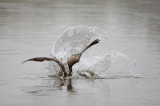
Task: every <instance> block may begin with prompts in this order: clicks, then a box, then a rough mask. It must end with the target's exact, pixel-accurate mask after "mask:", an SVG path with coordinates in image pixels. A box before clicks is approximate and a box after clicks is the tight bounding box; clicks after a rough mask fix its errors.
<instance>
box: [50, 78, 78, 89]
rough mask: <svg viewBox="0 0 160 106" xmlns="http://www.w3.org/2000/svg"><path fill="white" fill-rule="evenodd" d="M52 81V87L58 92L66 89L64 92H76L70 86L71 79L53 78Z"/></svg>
mask: <svg viewBox="0 0 160 106" xmlns="http://www.w3.org/2000/svg"><path fill="white" fill-rule="evenodd" d="M53 80H55V81H54V83H53V87H56V88H57V89H59V90H63V88H64V89H66V91H68V92H76V91H75V90H74V87H73V85H72V79H70V78H68V79H59V78H54V79H53Z"/></svg>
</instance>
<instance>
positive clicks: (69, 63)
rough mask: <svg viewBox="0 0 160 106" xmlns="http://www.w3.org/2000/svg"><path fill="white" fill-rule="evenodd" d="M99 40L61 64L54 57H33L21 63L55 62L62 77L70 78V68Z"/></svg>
mask: <svg viewBox="0 0 160 106" xmlns="http://www.w3.org/2000/svg"><path fill="white" fill-rule="evenodd" d="M99 41H100V40H99V39H96V40H94V41H93V42H91V43H90V44H89V45H88V46H87V47H85V48H84V49H83V51H82V52H80V53H77V54H74V55H71V56H70V57H69V58H67V62H65V63H62V62H61V61H60V60H59V59H57V58H56V57H52V58H49V57H35V58H31V59H28V60H26V61H24V62H22V63H25V62H28V61H37V62H42V61H55V62H56V63H57V64H58V65H59V66H60V68H61V70H62V71H63V77H64V78H66V77H67V76H72V67H73V65H74V64H76V63H77V62H79V61H80V58H81V56H82V54H83V53H84V52H85V51H86V50H87V49H88V48H90V47H91V46H93V45H95V44H97V43H99Z"/></svg>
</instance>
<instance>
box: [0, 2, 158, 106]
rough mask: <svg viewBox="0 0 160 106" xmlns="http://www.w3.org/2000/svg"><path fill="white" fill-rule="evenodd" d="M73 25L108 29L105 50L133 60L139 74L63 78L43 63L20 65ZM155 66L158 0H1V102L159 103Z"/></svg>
mask: <svg viewBox="0 0 160 106" xmlns="http://www.w3.org/2000/svg"><path fill="white" fill-rule="evenodd" d="M76 25H87V26H96V27H98V28H101V29H102V30H104V31H105V32H107V36H108V43H107V44H105V45H104V46H105V47H106V49H107V50H108V51H118V52H121V53H124V54H127V55H128V56H129V57H130V58H131V59H133V60H136V66H135V68H136V72H137V73H139V75H140V76H141V77H137V78H136V77H135V78H133V77H122V78H120V77H119V78H108V79H93V80H88V79H72V80H66V81H65V82H62V81H61V80H58V79H56V78H52V77H49V75H51V72H50V71H49V70H48V62H43V63H34V62H30V63H27V64H23V65H21V62H22V61H24V60H26V59H28V58H31V57H37V56H49V54H50V53H51V50H52V47H53V45H54V43H55V42H56V40H57V39H58V38H59V37H60V35H61V34H63V31H64V30H66V29H67V28H68V27H70V26H76ZM159 64H160V1H159V0H67V1H66V0H33V1H32V0H0V69H1V70H0V105H1V106H54V105H56V106H62V105H65V106H74V105H76V106H84V105H86V106H89V105H92V106H97V105H100V106H106V105H108V106H159V105H160V101H159V99H160V85H159V84H160V65H159ZM114 69H115V70H118V69H119V67H114ZM121 71H123V70H121Z"/></svg>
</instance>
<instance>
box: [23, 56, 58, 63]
mask: <svg viewBox="0 0 160 106" xmlns="http://www.w3.org/2000/svg"><path fill="white" fill-rule="evenodd" d="M28 61H37V62H42V61H56V62H60V61H59V60H58V59H57V58H55V57H54V58H48V57H35V58H31V59H28V60H26V61H24V62H22V64H23V63H25V62H28Z"/></svg>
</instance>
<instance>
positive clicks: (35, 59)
mask: <svg viewBox="0 0 160 106" xmlns="http://www.w3.org/2000/svg"><path fill="white" fill-rule="evenodd" d="M28 61H37V62H42V61H55V62H56V63H57V64H58V65H59V66H60V67H61V69H62V70H63V72H64V74H65V75H66V72H65V67H64V65H63V63H62V62H61V61H60V60H59V59H57V58H56V57H53V58H49V57H35V58H31V59H28V60H26V61H24V62H22V64H23V63H25V62H28Z"/></svg>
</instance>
